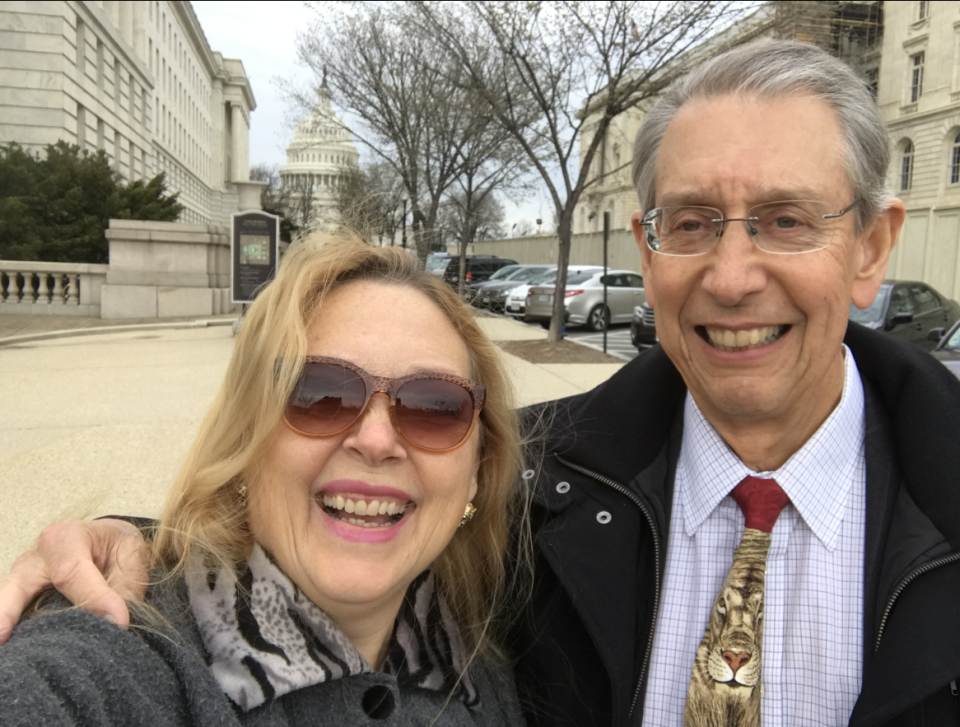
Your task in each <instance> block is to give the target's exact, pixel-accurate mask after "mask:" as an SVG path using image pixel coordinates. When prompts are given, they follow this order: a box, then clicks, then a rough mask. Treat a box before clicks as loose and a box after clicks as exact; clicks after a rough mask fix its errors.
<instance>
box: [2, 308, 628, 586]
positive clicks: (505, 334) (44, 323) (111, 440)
mask: <svg viewBox="0 0 960 727" xmlns="http://www.w3.org/2000/svg"><path fill="white" fill-rule="evenodd" d="M11 318H15V319H31V318H34V319H39V320H36V321H34V323H33V325H31V322H30V321H29V320H14V321H10V320H9V319H11ZM50 318H52V317H51V316H11V315H8V316H3V315H0V334H7V336H6V337H3V336H0V372H2V376H0V472H2V475H0V503H2V505H0V573H5V572H6V571H7V570H8V568H9V566H10V563H11V562H12V561H13V559H14V558H15V557H16V556H17V555H18V554H19V553H20V552H22V551H23V550H24V549H26V548H28V547H30V546H31V545H32V543H33V542H34V540H35V539H36V536H37V534H38V533H39V531H40V529H41V528H42V527H43V526H44V525H45V524H47V523H49V522H52V521H54V520H56V519H62V518H67V517H95V516H98V515H104V514H109V513H124V514H136V515H145V516H156V515H158V514H159V512H160V509H161V506H162V504H163V500H164V498H165V496H166V493H167V489H168V487H169V485H170V483H171V481H172V479H173V477H174V476H175V475H176V472H177V469H178V468H179V466H180V464H181V462H182V460H183V458H184V456H185V454H186V452H187V449H188V447H189V446H190V443H191V441H192V439H193V436H194V434H195V432H196V430H197V427H198V425H199V423H200V420H201V419H202V417H203V415H204V413H205V412H206V409H207V407H208V406H209V405H210V403H211V402H212V400H213V397H214V394H215V393H216V391H217V388H218V386H219V384H220V381H221V379H222V377H223V373H224V371H225V370H226V365H227V361H228V359H229V356H230V353H231V351H232V350H233V337H232V334H231V328H230V326H229V325H224V324H226V323H229V322H230V321H231V319H230V318H223V317H221V318H220V319H216V320H212V321H200V322H195V321H193V320H189V319H187V320H166V321H162V322H160V323H158V322H157V321H156V320H155V319H154V320H153V321H152V322H150V323H147V322H142V324H140V325H134V326H132V327H130V326H129V322H126V323H127V326H126V327H112V328H111V329H110V330H107V331H97V330H91V329H93V328H97V327H100V326H102V322H101V321H98V320H96V319H74V320H72V321H71V323H72V324H73V325H72V328H71V332H67V333H61V332H57V331H56V330H55V328H53V327H52V324H51V322H50V320H49V319H50ZM478 320H479V322H480V325H481V326H482V327H483V329H484V331H485V332H486V333H487V335H489V336H490V337H491V338H492V339H493V340H498V341H503V340H523V339H537V338H544V337H545V335H546V334H545V333H544V332H543V331H541V330H538V329H534V328H531V327H529V326H524V325H522V324H520V323H517V322H515V321H511V320H505V319H501V318H493V317H489V318H488V317H482V318H479V319H478ZM184 326H186V327H184ZM77 334H81V335H77ZM504 358H505V364H506V366H507V368H508V370H509V372H510V374H511V377H512V379H513V381H514V386H515V389H516V394H517V401H518V402H519V404H521V405H523V404H531V403H535V402H538V401H545V400H548V399H553V398H558V397H562V396H568V395H571V394H575V393H578V392H582V391H587V390H588V389H590V388H592V387H593V386H595V385H596V384H598V383H600V382H601V381H604V380H606V379H607V378H609V377H610V376H611V375H612V374H613V373H614V372H615V371H616V370H618V369H619V368H620V367H621V365H622V364H609V363H597V364H533V363H530V362H528V361H525V360H523V359H520V358H518V357H516V356H512V355H510V354H506V353H504Z"/></svg>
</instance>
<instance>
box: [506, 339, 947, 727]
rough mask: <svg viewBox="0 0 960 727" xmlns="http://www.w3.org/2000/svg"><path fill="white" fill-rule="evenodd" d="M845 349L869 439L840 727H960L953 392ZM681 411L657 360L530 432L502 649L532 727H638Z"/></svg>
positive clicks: (657, 354)
mask: <svg viewBox="0 0 960 727" xmlns="http://www.w3.org/2000/svg"><path fill="white" fill-rule="evenodd" d="M845 342H846V343H847V345H848V346H849V347H850V349H851V351H852V352H853V355H854V358H855V360H856V362H857V366H858V368H859V370H860V374H861V377H862V379H863V383H864V393H865V406H866V424H867V426H866V462H867V513H866V547H865V561H866V563H865V566H866V567H865V572H864V581H865V583H864V613H863V625H864V655H863V688H862V692H861V694H860V698H859V700H858V701H857V704H856V707H855V709H854V712H853V715H852V717H851V720H850V724H851V725H856V726H857V727H868V725H960V696H958V694H957V684H958V682H960V381H958V380H957V379H956V378H954V377H953V375H952V374H950V373H949V372H948V371H947V369H946V368H945V367H943V365H942V364H941V363H940V362H938V361H936V360H935V359H933V358H932V357H931V356H930V355H929V354H927V353H925V352H923V351H921V350H920V349H918V348H914V347H912V346H910V345H908V344H903V343H900V342H897V341H894V340H892V339H889V338H887V337H885V336H883V335H882V334H878V333H875V332H872V331H868V330H867V329H865V328H862V327H860V326H857V325H855V324H851V326H850V328H849V330H848V332H847V337H846V341H845ZM685 396H686V388H685V386H684V383H683V380H682V379H681V377H680V375H679V373H678V372H677V370H676V369H675V368H674V366H673V365H672V363H671V362H670V360H669V359H668V358H667V356H666V355H665V354H664V352H663V350H662V349H660V348H659V347H656V348H654V349H652V350H651V351H648V352H646V353H644V354H643V355H641V356H639V357H638V358H637V359H636V360H635V361H633V362H632V363H630V364H628V365H627V366H625V367H623V369H622V370H621V371H619V372H618V373H617V374H616V375H615V376H613V377H612V378H611V379H610V380H609V381H608V382H606V383H604V384H602V385H600V386H599V387H597V388H596V389H594V390H593V391H590V392H588V393H586V394H583V395H580V396H576V397H572V398H569V399H565V400H562V401H560V402H558V403H557V404H556V405H555V406H554V407H552V408H548V409H547V410H545V411H546V413H545V414H543V416H550V417H551V418H550V421H549V422H548V426H547V432H548V434H547V440H546V447H545V450H544V452H543V457H542V462H541V463H539V464H538V465H537V466H536V467H535V469H536V471H537V474H536V476H535V478H534V479H533V482H534V483H535V495H534V504H533V513H532V521H533V527H534V537H535V551H536V554H535V557H536V578H535V583H534V589H533V597H532V601H531V603H530V605H529V607H528V608H527V609H526V611H525V613H524V616H523V617H522V618H521V620H520V621H519V622H518V624H517V626H516V629H515V632H514V639H515V640H514V644H513V645H514V647H515V648H516V654H517V656H518V665H517V679H518V686H519V688H520V693H521V699H522V700H523V701H524V705H525V709H526V711H527V715H528V719H529V720H530V723H531V724H533V725H576V726H577V727H586V726H588V725H617V726H618V727H619V726H620V725H624V726H625V725H638V724H640V720H641V718H642V715H643V699H644V688H645V681H646V675H647V672H648V669H649V665H648V660H649V656H650V650H651V647H652V641H653V639H652V637H653V628H654V624H655V623H656V616H657V609H658V607H659V603H660V595H661V594H660V589H661V587H662V582H663V568H664V563H665V559H666V537H667V533H668V532H669V520H670V508H671V505H672V498H673V482H674V474H675V472H676V464H677V459H678V456H679V451H680V442H681V437H682V427H683V402H684V398H685ZM608 517H609V521H608V522H606V523H603V522H602V521H605V520H607V519H608Z"/></svg>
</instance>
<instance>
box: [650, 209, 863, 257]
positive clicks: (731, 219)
mask: <svg viewBox="0 0 960 727" xmlns="http://www.w3.org/2000/svg"><path fill="white" fill-rule="evenodd" d="M798 201H799V202H806V201H811V202H814V201H816V200H783V202H784V203H787V202H798ZM862 201H863V200H862V199H855V200H853V202H851V203H850V204H848V205H847V206H846V207H844V208H843V209H842V210H840V211H839V212H836V213H833V214H829V215H824V216H823V219H825V220H832V219H836V218H837V217H843V216H844V215H845V214H847V212H849V211H850V210H852V209H853V208H854V207H856V206H857V205H858V204H860V203H861V202H862ZM762 204H774V203H769V202H763V203H762ZM685 206H686V207H698V206H699V205H685ZM754 206H755V207H760V206H761V205H754ZM662 209H663V207H654V208H653V209H652V210H650V211H649V212H647V213H646V214H645V215H644V216H643V217H642V218H641V219H640V224H641V225H643V226H644V227H646V228H648V229H649V228H650V226H651V225H653V221H654V219H655V218H656V216H657V215H658V214H659V213H660V211H661V210H662ZM701 209H717V208H716V207H702V208H701ZM717 211H718V212H719V213H720V214H721V217H718V218H717V219H712V220H710V221H711V222H719V223H720V229H719V230H717V232H716V237H717V240H719V239H720V238H721V237H722V236H723V233H724V230H725V227H724V226H725V225H726V224H727V223H728V222H742V223H743V224H744V225H745V226H746V228H747V235H749V237H750V240H751V241H752V242H753V244H754V245H756V247H757V249H758V250H760V251H762V252H765V253H767V254H769V255H805V254H806V253H808V252H817V251H819V250H823V249H825V248H826V247H828V245H824V246H823V247H816V248H813V249H812V250H800V251H798V252H772V251H770V250H764V249H763V248H762V247H760V246H759V245H757V229H756V228H755V227H754V226H753V225H751V224H750V223H751V222H756V221H757V220H759V219H760V218H759V217H723V216H722V215H723V210H717ZM650 237H651V235H650V233H649V232H647V233H646V234H645V235H644V239H645V240H646V243H647V247H649V248H650V250H651V251H652V252H655V253H657V254H658V255H666V256H667V257H699V256H700V255H706V254H707V253H708V252H710V250H713V249H714V248H715V247H716V246H717V243H716V242H715V243H714V244H713V245H711V246H710V247H709V248H708V249H707V250H704V251H703V252H697V253H693V254H692V255H677V254H675V253H669V252H661V251H660V250H657V249H656V248H655V247H654V246H653V245H652V244H651V242H650Z"/></svg>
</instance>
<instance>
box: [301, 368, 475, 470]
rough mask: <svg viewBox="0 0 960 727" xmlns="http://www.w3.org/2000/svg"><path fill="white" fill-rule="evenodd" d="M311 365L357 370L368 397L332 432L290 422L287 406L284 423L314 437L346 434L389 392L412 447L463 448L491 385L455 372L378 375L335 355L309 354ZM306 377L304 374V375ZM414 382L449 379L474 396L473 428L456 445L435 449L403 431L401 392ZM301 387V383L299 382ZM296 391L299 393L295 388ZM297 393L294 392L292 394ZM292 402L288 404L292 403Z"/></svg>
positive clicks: (394, 418)
mask: <svg viewBox="0 0 960 727" xmlns="http://www.w3.org/2000/svg"><path fill="white" fill-rule="evenodd" d="M309 364H330V365H332V366H339V367H341V368H344V369H347V370H348V371H352V372H353V373H355V374H356V375H357V376H358V377H359V378H360V380H361V381H363V385H364V400H363V406H362V407H360V411H359V413H358V414H357V416H356V418H355V419H353V421H351V422H350V423H349V424H347V425H346V426H345V427H343V428H342V429H340V430H338V431H336V432H328V433H326V434H313V433H310V432H304V431H302V430H300V429H297V428H296V427H295V426H294V425H293V424H291V423H290V420H289V419H288V418H287V412H286V409H284V413H283V422H284V424H286V425H287V427H289V428H290V430H292V431H294V432H296V433H297V434H300V435H302V436H304V437H310V438H314V439H322V438H324V437H335V436H336V435H338V434H342V433H343V432H345V431H347V430H348V429H349V428H350V427H352V426H353V425H354V424H356V423H357V422H358V421H360V419H361V418H362V417H363V415H364V413H365V412H366V411H367V407H368V406H369V405H370V400H371V399H372V398H373V395H374V394H386V396H387V397H388V398H389V399H390V419H391V421H392V423H393V428H394V429H395V430H396V432H397V434H399V435H400V436H401V437H402V438H403V440H404V441H405V442H407V443H409V444H410V445H411V446H413V447H416V448H417V449H422V450H424V451H426V452H436V453H443V452H452V451H453V450H455V449H459V448H460V447H462V446H463V445H464V444H465V443H466V442H467V440H468V439H470V435H471V434H473V430H474V429H476V426H477V420H478V419H479V418H480V412H481V410H482V409H483V405H484V404H485V403H486V401H487V387H485V386H484V385H483V384H478V383H477V382H475V381H471V380H470V379H465V378H463V377H462V376H454V375H453V374H443V373H429V372H428V373H416V374H409V375H407V376H401V377H400V378H397V379H391V378H389V377H387V376H374V375H373V374H371V373H368V372H366V371H364V370H363V369H362V368H360V367H359V366H357V365H356V364H355V363H353V362H351V361H345V360H343V359H340V358H333V357H331V356H307V357H306V358H304V370H306V366H307V365H309ZM301 378H302V375H301ZM410 381H449V382H450V383H452V384H456V385H457V386H459V387H460V388H462V389H464V390H465V391H466V392H467V394H469V395H470V401H472V402H473V418H472V419H471V421H470V427H469V428H468V429H467V432H466V433H465V434H464V435H463V439H461V440H460V441H459V442H457V443H456V444H454V445H453V446H452V447H445V448H442V449H433V448H431V447H425V446H423V445H422V444H417V443H416V442H414V441H413V440H411V439H410V438H409V437H408V436H407V435H406V434H404V432H403V428H402V427H401V426H400V423H399V422H398V421H397V411H396V406H397V392H398V391H399V390H400V387H401V386H403V385H404V384H406V383H409V382H410ZM297 386H298V387H299V386H300V383H299V381H298V383H297ZM293 393H296V390H294V392H293ZM292 396H293V394H291V397H292ZM289 405H290V404H289V402H288V404H287V406H289Z"/></svg>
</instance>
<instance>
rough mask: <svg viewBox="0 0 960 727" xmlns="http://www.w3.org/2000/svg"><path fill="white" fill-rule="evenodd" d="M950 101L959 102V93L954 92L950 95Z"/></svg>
mask: <svg viewBox="0 0 960 727" xmlns="http://www.w3.org/2000/svg"><path fill="white" fill-rule="evenodd" d="M950 101H960V91H954V92H953V93H951V94H950Z"/></svg>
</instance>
